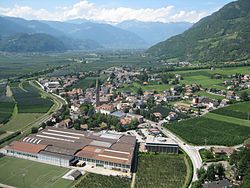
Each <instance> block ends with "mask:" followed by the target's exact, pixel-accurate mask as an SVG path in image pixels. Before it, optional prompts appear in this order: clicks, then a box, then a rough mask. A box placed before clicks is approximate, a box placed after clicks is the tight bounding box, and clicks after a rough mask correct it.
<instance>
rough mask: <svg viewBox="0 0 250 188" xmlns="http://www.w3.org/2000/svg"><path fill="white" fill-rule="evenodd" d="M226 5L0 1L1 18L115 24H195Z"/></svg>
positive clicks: (220, 0)
mask: <svg viewBox="0 0 250 188" xmlns="http://www.w3.org/2000/svg"><path fill="white" fill-rule="evenodd" d="M229 2H232V0H206V1H204V0H0V15H2V16H14V17H21V18H25V19H29V20H32V19H35V20H57V21H64V20H70V19H76V18H82V19H88V20H93V21H100V22H108V23H114V24H115V23H120V22H122V21H126V20H139V21H146V22H149V21H150V22H156V21H157V22H180V21H187V22H193V23H195V22H197V21H198V20H200V19H201V18H203V17H205V16H208V15H210V14H212V13H213V12H215V11H217V10H219V9H220V8H222V7H223V6H224V5H225V4H227V3H229Z"/></svg>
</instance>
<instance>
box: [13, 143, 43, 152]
mask: <svg viewBox="0 0 250 188" xmlns="http://www.w3.org/2000/svg"><path fill="white" fill-rule="evenodd" d="M46 147H47V145H42V144H31V143H26V142H19V141H13V142H12V143H11V144H10V145H9V146H8V149H9V150H16V151H21V152H25V153H33V154H36V153H39V152H40V151H41V150H44V149H45V148H46Z"/></svg>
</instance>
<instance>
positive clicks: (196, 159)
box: [147, 120, 202, 181]
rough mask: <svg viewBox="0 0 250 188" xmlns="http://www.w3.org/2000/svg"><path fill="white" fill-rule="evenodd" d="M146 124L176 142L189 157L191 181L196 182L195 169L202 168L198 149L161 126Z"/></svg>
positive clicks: (150, 122)
mask: <svg viewBox="0 0 250 188" xmlns="http://www.w3.org/2000/svg"><path fill="white" fill-rule="evenodd" d="M147 123H149V124H151V125H153V126H156V127H158V129H160V130H161V131H162V133H163V134H165V135H166V136H167V137H169V138H171V139H172V140H174V141H175V142H177V143H178V144H179V147H180V148H181V149H183V150H184V151H185V152H186V153H187V155H188V156H189V157H190V159H191V161H192V164H193V169H194V173H193V178H192V181H196V180H198V178H197V169H199V168H201V167H202V159H201V156H200V154H199V150H198V148H196V147H195V146H191V145H188V144H186V143H184V142H183V141H182V140H181V139H180V138H178V137H177V136H176V135H175V134H173V133H172V132H170V131H169V130H167V129H166V128H164V127H162V126H161V125H159V124H156V123H155V122H152V121H149V120H147Z"/></svg>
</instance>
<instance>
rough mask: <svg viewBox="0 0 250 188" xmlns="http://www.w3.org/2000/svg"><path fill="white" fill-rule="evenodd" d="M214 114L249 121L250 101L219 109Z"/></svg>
mask: <svg viewBox="0 0 250 188" xmlns="http://www.w3.org/2000/svg"><path fill="white" fill-rule="evenodd" d="M212 113H215V114H220V115H224V116H230V117H235V118H240V119H244V120H248V118H249V119H250V101H248V102H243V103H239V104H234V105H230V106H227V107H224V108H219V109H217V110H214V111H212ZM249 124H250V123H249Z"/></svg>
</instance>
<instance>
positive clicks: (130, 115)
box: [127, 113, 144, 123]
mask: <svg viewBox="0 0 250 188" xmlns="http://www.w3.org/2000/svg"><path fill="white" fill-rule="evenodd" d="M127 117H131V118H133V119H137V120H138V121H139V123H143V122H144V117H143V116H141V115H137V114H132V113H128V114H127Z"/></svg>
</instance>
